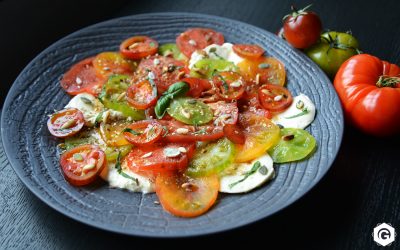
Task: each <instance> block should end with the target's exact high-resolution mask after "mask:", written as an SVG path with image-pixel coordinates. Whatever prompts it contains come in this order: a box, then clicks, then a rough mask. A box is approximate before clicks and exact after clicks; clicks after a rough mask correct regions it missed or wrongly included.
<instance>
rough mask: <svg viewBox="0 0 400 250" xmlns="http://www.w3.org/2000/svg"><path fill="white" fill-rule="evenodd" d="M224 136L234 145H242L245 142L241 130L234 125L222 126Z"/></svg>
mask: <svg viewBox="0 0 400 250" xmlns="http://www.w3.org/2000/svg"><path fill="white" fill-rule="evenodd" d="M224 135H225V136H226V138H228V139H229V140H230V141H231V142H233V143H236V144H244V143H245V141H246V137H245V135H244V133H243V130H242V129H241V128H240V127H239V126H238V125H236V124H226V125H225V126H224Z"/></svg>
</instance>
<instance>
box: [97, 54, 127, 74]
mask: <svg viewBox="0 0 400 250" xmlns="http://www.w3.org/2000/svg"><path fill="white" fill-rule="evenodd" d="M93 67H94V68H95V70H96V72H97V74H98V75H100V76H104V77H108V76H110V75H114V74H123V75H131V74H133V63H131V62H129V61H128V60H126V59H125V58H124V57H122V55H121V54H120V53H117V52H102V53H100V54H98V55H97V56H96V57H95V58H94V59H93Z"/></svg>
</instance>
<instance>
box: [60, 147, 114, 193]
mask: <svg viewBox="0 0 400 250" xmlns="http://www.w3.org/2000/svg"><path fill="white" fill-rule="evenodd" d="M75 154H81V156H82V160H80V161H77V160H75V159H74V155H75ZM93 159H94V160H93ZM90 163H93V164H95V167H94V168H93V169H90V170H88V171H85V170H83V167H84V166H85V165H87V164H90ZM60 165H61V169H62V170H63V174H64V177H65V179H66V180H67V181H68V182H69V183H71V184H72V185H74V186H84V185H88V184H90V183H92V182H93V181H94V180H95V179H96V178H97V176H98V175H99V173H100V172H101V171H102V170H103V169H104V167H105V166H106V165H107V160H106V155H105V153H104V151H103V150H101V149H100V147H98V146H94V145H89V144H88V145H81V146H78V147H75V148H73V149H71V150H68V151H66V152H64V153H63V154H62V155H61V157H60ZM82 173H83V174H82Z"/></svg>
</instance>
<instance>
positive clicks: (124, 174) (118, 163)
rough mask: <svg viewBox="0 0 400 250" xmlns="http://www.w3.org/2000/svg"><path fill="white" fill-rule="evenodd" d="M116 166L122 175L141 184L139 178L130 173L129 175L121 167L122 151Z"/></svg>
mask: <svg viewBox="0 0 400 250" xmlns="http://www.w3.org/2000/svg"><path fill="white" fill-rule="evenodd" d="M115 168H116V169H117V171H118V174H120V175H122V176H123V177H125V178H127V179H130V180H133V181H134V182H136V185H137V186H139V180H138V179H137V178H134V177H132V176H130V175H128V174H127V173H125V172H124V171H122V167H121V152H119V153H118V156H117V162H116V163H115Z"/></svg>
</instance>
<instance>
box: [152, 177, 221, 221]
mask: <svg viewBox="0 0 400 250" xmlns="http://www.w3.org/2000/svg"><path fill="white" fill-rule="evenodd" d="M218 190H219V178H218V176H216V175H211V176H206V177H199V178H188V177H186V176H184V175H182V174H179V173H169V174H162V175H159V176H158V177H157V179H156V193H157V196H158V198H159V199H160V203H161V205H162V206H163V208H164V209H165V210H166V211H168V212H170V213H171V214H173V215H175V216H180V217H196V216H199V215H201V214H204V213H205V212H207V211H208V210H209V209H210V208H211V207H212V206H213V205H214V203H215V201H216V200H217V197H218Z"/></svg>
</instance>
